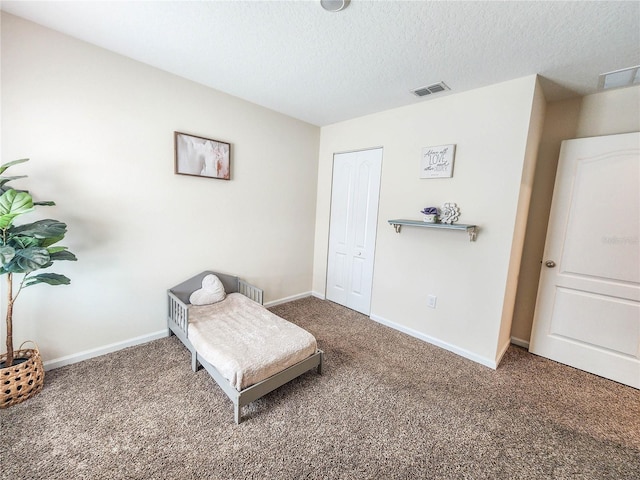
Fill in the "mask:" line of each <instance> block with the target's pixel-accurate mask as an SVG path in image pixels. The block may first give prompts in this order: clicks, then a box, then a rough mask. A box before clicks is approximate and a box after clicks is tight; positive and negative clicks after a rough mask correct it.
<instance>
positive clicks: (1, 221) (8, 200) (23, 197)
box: [0, 190, 33, 230]
mask: <svg viewBox="0 0 640 480" xmlns="http://www.w3.org/2000/svg"><path fill="white" fill-rule="evenodd" d="M32 210H33V199H32V198H31V195H29V194H28V193H26V192H17V191H16V190H7V191H6V192H4V193H3V194H2V196H0V229H3V230H4V229H5V228H7V227H9V226H10V225H11V223H12V222H13V219H14V218H15V217H17V216H18V215H23V214H25V213H29V212H31V211H32Z"/></svg>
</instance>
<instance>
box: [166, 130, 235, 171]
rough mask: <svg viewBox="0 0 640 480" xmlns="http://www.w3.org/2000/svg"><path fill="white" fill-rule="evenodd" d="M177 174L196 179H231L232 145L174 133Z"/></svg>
mask: <svg viewBox="0 0 640 480" xmlns="http://www.w3.org/2000/svg"><path fill="white" fill-rule="evenodd" d="M174 148H175V173H176V174H178V175H191V176H195V177H205V178H217V179H219V180H230V179H231V144H230V143H226V142H221V141H220V140H214V139H212V138H205V137H199V136H197V135H191V134H188V133H183V132H174Z"/></svg>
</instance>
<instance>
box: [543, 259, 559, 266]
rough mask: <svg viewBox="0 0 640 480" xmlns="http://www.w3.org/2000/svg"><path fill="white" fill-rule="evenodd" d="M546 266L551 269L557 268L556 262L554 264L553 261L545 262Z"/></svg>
mask: <svg viewBox="0 0 640 480" xmlns="http://www.w3.org/2000/svg"><path fill="white" fill-rule="evenodd" d="M544 264H545V265H546V266H547V267H549V268H553V267H555V266H556V262H554V261H553V260H547V261H546V262H544Z"/></svg>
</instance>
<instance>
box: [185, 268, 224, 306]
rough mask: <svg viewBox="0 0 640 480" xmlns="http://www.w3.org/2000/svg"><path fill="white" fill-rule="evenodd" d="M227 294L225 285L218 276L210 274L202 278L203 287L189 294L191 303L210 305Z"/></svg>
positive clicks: (219, 300)
mask: <svg viewBox="0 0 640 480" xmlns="http://www.w3.org/2000/svg"><path fill="white" fill-rule="evenodd" d="M226 296H227V293H226V292H225V291H224V285H222V282H221V281H220V279H219V278H218V277H216V276H215V275H213V274H209V275H207V276H206V277H204V278H203V279H202V288H200V289H199V290H196V291H195V292H193V293H192V294H191V295H190V296H189V302H191V305H210V304H212V303H217V302H221V301H222V300H224V299H225V298H226Z"/></svg>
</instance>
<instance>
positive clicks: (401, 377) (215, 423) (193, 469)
mask: <svg viewBox="0 0 640 480" xmlns="http://www.w3.org/2000/svg"><path fill="white" fill-rule="evenodd" d="M272 310H273V311H274V312H275V313H277V314H278V315H280V316H282V317H284V318H287V319H289V320H291V321H293V322H294V323H297V324H299V325H301V326H303V327H304V328H306V329H307V330H309V331H310V332H312V333H313V334H314V335H315V336H316V338H317V339H318V343H319V345H320V348H322V349H323V350H324V351H325V366H324V374H323V375H322V376H319V375H317V374H316V373H315V371H312V372H309V373H307V374H305V375H303V376H302V377H300V378H298V379H296V380H294V381H292V382H291V383H289V384H287V385H285V386H284V387H282V388H280V389H278V390H276V391H274V392H272V393H271V394H269V395H267V396H266V397H264V398H262V399H260V400H258V401H256V402H254V403H253V404H251V405H250V406H249V407H246V408H245V410H244V414H245V420H244V422H243V423H242V424H240V425H239V426H238V425H236V424H235V423H234V421H233V407H232V404H231V402H230V401H229V400H228V399H227V397H226V396H225V395H224V394H223V393H222V391H221V390H220V388H219V387H218V386H217V385H216V384H215V383H214V382H213V380H212V379H211V378H210V377H209V375H208V374H207V373H206V371H204V370H200V371H199V372H198V373H193V372H192V371H191V369H190V356H189V353H188V351H187V350H186V349H185V348H184V347H183V346H182V344H181V343H180V342H179V341H178V340H177V339H176V338H175V337H170V338H166V339H161V340H157V341H154V342H151V343H148V344H146V345H142V346H139V347H133V348H129V349H126V350H122V351H119V352H116V353H113V354H110V355H105V356H103V357H99V358H95V359H92V360H88V361H85V362H81V363H78V364H75V365H70V366H68V367H64V368H60V369H57V370H54V371H51V372H47V377H46V382H45V388H44V390H43V391H42V393H40V394H39V395H38V396H36V397H34V398H32V399H30V400H29V401H27V402H25V403H22V404H20V405H17V406H14V407H11V408H9V409H7V410H1V411H0V439H1V440H2V447H0V452H1V456H0V464H1V468H0V477H1V478H3V479H30V480H31V479H125V478H127V479H245V478H246V479H249V478H254V479H270V480H276V479H303V478H304V479H414V478H465V479H502V478H504V479H545V478H554V479H562V478H571V479H599V480H600V479H638V478H640V391H638V390H635V389H632V388H630V387H625V386H623V385H620V384H617V383H614V382H611V381H608V380H605V379H602V378H599V377H596V376H593V375H590V374H588V373H585V372H581V371H578V370H574V369H572V368H569V367H566V366H562V365H559V364H557V363H554V362H552V361H549V360H546V359H543V358H540V357H536V356H534V355H530V354H529V353H527V352H526V351H525V350H523V349H520V348H517V347H511V348H510V349H509V351H508V352H507V354H506V356H505V358H504V360H503V361H502V363H501V365H500V367H499V368H498V370H497V371H493V370H491V369H488V368H486V367H483V366H481V365H477V364H475V363H473V362H471V361H469V360H466V359H464V358H461V357H459V356H456V355H454V354H452V353H449V352H447V351H445V350H442V349H439V348H437V347H434V346H431V345H429V344H426V343H424V342H422V341H420V340H417V339H414V338H412V337H409V336H407V335H405V334H402V333H400V332H397V331H395V330H392V329H390V328H387V327H385V326H382V325H379V324H377V323H375V322H373V321H372V320H369V319H368V318H367V317H365V316H363V315H360V314H358V313H355V312H353V311H351V310H347V309H345V308H342V307H340V306H338V305H335V304H332V303H330V302H326V301H321V300H318V299H315V298H306V299H302V300H298V301H295V302H290V303H288V304H285V305H280V306H277V307H274V308H273V309H272Z"/></svg>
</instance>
